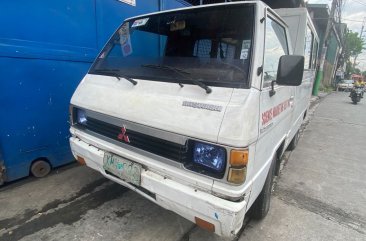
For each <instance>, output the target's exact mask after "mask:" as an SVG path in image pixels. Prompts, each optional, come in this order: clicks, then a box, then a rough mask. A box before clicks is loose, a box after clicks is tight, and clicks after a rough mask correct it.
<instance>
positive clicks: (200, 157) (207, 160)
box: [192, 142, 226, 173]
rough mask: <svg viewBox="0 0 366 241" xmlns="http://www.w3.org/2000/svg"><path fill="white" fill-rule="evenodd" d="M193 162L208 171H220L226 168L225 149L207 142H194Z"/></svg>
mask: <svg viewBox="0 0 366 241" xmlns="http://www.w3.org/2000/svg"><path fill="white" fill-rule="evenodd" d="M192 158H193V162H194V163H195V164H198V165H201V166H203V167H205V168H207V169H209V170H210V171H213V172H216V173H222V172H223V171H225V168H226V149H225V148H223V147H220V146H216V145H211V144H207V143H201V142H194V144H193V157H192Z"/></svg>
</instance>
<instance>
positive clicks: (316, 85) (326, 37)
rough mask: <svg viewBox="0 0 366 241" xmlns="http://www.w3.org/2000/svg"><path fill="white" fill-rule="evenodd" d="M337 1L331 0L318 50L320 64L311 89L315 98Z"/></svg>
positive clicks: (321, 75)
mask: <svg viewBox="0 0 366 241" xmlns="http://www.w3.org/2000/svg"><path fill="white" fill-rule="evenodd" d="M337 3H338V0H333V2H332V7H331V10H330V14H329V18H328V22H327V28H326V29H325V34H324V38H323V44H322V48H321V49H320V51H321V52H320V62H319V69H318V72H317V75H316V78H315V82H314V87H313V95H315V96H317V95H318V91H319V85H320V82H321V81H322V79H323V76H324V62H325V55H326V53H327V46H328V37H329V33H330V31H331V29H332V28H333V20H334V13H335V10H336V8H337Z"/></svg>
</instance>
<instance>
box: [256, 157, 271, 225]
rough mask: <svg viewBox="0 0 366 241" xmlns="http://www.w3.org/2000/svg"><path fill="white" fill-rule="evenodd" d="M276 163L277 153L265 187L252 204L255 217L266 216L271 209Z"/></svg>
mask: <svg viewBox="0 0 366 241" xmlns="http://www.w3.org/2000/svg"><path fill="white" fill-rule="evenodd" d="M275 165H276V155H275V157H274V158H273V159H272V163H271V167H270V168H269V171H268V175H267V178H266V182H265V183H264V186H263V189H262V191H261V193H260V194H259V196H258V197H257V199H256V200H255V202H254V203H253V206H252V213H251V216H252V217H253V218H254V219H262V218H264V217H265V216H266V215H267V213H268V210H269V207H270V204H271V193H272V185H273V177H274V170H275V168H274V167H275Z"/></svg>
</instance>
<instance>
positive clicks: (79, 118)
mask: <svg viewBox="0 0 366 241" xmlns="http://www.w3.org/2000/svg"><path fill="white" fill-rule="evenodd" d="M87 121H88V119H87V118H86V113H85V110H82V109H77V110H76V123H78V124H81V125H85V124H86V122H87Z"/></svg>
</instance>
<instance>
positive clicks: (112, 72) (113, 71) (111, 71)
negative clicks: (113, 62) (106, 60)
mask: <svg viewBox="0 0 366 241" xmlns="http://www.w3.org/2000/svg"><path fill="white" fill-rule="evenodd" d="M93 72H94V73H99V74H107V75H112V76H114V77H116V78H117V79H118V80H120V79H121V78H120V77H122V78H124V79H126V80H128V81H130V82H131V83H132V84H133V85H137V81H136V80H134V79H132V78H131V77H128V76H126V75H124V74H122V73H121V71H120V70H118V69H96V70H94V71H93ZM93 72H92V73H93Z"/></svg>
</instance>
